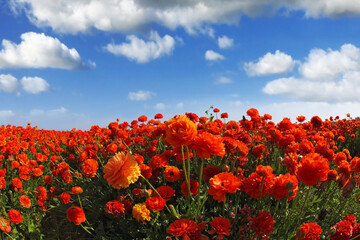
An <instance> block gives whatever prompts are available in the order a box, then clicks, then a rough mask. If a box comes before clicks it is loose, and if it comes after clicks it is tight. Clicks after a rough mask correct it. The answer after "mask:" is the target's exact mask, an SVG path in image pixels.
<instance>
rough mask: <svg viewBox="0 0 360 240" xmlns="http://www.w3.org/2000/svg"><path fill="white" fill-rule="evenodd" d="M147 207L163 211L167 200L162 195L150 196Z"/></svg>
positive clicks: (146, 202)
mask: <svg viewBox="0 0 360 240" xmlns="http://www.w3.org/2000/svg"><path fill="white" fill-rule="evenodd" d="M145 204H146V208H147V209H149V210H152V211H161V210H163V209H164V207H165V204H166V202H165V200H164V199H163V198H162V197H158V196H155V197H149V198H148V199H146V201H145Z"/></svg>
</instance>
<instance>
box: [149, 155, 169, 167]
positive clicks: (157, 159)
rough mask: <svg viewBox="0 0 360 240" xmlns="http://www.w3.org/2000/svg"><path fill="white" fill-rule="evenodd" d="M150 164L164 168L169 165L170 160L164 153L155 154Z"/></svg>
mask: <svg viewBox="0 0 360 240" xmlns="http://www.w3.org/2000/svg"><path fill="white" fill-rule="evenodd" d="M149 166H150V167H151V168H164V167H166V166H169V162H168V160H167V159H166V157H165V156H163V155H155V156H153V157H152V158H151V159H150V162H149Z"/></svg>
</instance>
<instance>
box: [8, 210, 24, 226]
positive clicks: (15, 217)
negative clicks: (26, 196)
mask: <svg viewBox="0 0 360 240" xmlns="http://www.w3.org/2000/svg"><path fill="white" fill-rule="evenodd" d="M8 217H9V218H10V222H11V223H22V222H23V218H22V216H21V213H20V212H19V211H17V210H15V209H11V210H9V211H8Z"/></svg>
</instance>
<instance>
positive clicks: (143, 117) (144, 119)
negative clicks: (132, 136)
mask: <svg viewBox="0 0 360 240" xmlns="http://www.w3.org/2000/svg"><path fill="white" fill-rule="evenodd" d="M138 120H139V122H147V116H145V115H141V116H140V117H138Z"/></svg>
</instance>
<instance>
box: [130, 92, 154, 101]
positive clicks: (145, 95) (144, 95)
mask: <svg viewBox="0 0 360 240" xmlns="http://www.w3.org/2000/svg"><path fill="white" fill-rule="evenodd" d="M155 95H156V94H155V93H153V92H150V91H142V90H139V91H137V92H129V94H128V97H129V99H130V100H131V101H146V100H150V99H151V98H152V97H153V96H155Z"/></svg>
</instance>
